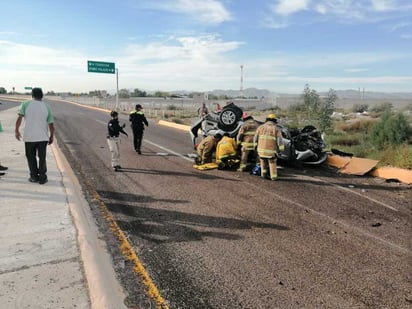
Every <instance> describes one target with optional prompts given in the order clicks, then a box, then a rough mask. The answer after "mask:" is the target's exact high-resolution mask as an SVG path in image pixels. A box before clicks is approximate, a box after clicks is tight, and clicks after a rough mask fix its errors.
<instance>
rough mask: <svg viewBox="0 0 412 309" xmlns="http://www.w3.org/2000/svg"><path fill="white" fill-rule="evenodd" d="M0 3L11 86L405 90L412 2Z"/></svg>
mask: <svg viewBox="0 0 412 309" xmlns="http://www.w3.org/2000/svg"><path fill="white" fill-rule="evenodd" d="M0 7H1V9H2V14H1V18H0V87H4V88H6V90H7V91H12V88H13V87H14V89H15V91H17V92H23V91H24V88H25V87H42V88H43V90H44V91H54V92H75V93H78V92H82V93H84V92H87V93H88V92H89V91H93V90H108V91H109V92H111V93H115V92H116V89H117V87H118V88H119V89H124V88H126V89H131V90H133V89H136V88H137V89H139V90H142V91H147V92H152V91H179V90H185V91H198V92H207V91H212V90H215V89H224V90H229V89H230V90H240V89H241V88H243V89H246V88H258V89H267V90H270V91H273V92H275V93H302V92H303V90H304V88H305V85H309V87H310V88H311V89H314V90H316V91H318V92H323V91H328V90H330V89H334V90H348V89H353V90H360V89H362V90H364V91H379V92H409V93H410V92H412V87H411V86H412V1H411V0H353V1H351V0H318V1H315V0H116V1H112V0H81V1H79V0H36V1H33V0H13V1H11V0H0ZM89 60H90V61H102V62H112V63H115V67H116V69H117V72H118V74H105V73H90V72H88V69H87V61H89ZM116 76H118V79H117V78H116Z"/></svg>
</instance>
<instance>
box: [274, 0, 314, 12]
mask: <svg viewBox="0 0 412 309" xmlns="http://www.w3.org/2000/svg"><path fill="white" fill-rule="evenodd" d="M309 3H310V0H278V1H277V3H276V4H275V5H273V6H272V10H273V12H275V13H276V14H279V15H290V14H294V13H297V12H299V11H302V10H306V9H307V8H308V5H309Z"/></svg>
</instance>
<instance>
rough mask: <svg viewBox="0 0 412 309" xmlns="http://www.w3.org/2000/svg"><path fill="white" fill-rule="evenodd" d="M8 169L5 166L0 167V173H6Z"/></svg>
mask: <svg viewBox="0 0 412 309" xmlns="http://www.w3.org/2000/svg"><path fill="white" fill-rule="evenodd" d="M8 169H9V168H8V167H7V166H3V165H0V171H7V170H8Z"/></svg>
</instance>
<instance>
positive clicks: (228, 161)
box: [216, 133, 239, 169]
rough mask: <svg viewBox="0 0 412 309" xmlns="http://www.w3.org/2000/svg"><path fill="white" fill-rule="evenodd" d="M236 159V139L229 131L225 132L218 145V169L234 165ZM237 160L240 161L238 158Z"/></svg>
mask: <svg viewBox="0 0 412 309" xmlns="http://www.w3.org/2000/svg"><path fill="white" fill-rule="evenodd" d="M236 160H237V144H236V141H235V140H234V139H233V138H231V137H230V136H229V133H225V134H223V137H222V139H221V140H220V141H219V142H218V143H217V146H216V163H217V164H218V169H224V168H225V167H232V166H233V165H234V163H235V161H236ZM237 162H239V160H237Z"/></svg>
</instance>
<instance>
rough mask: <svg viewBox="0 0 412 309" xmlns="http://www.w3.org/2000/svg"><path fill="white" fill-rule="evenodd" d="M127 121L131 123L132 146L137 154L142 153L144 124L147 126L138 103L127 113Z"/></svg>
mask: <svg viewBox="0 0 412 309" xmlns="http://www.w3.org/2000/svg"><path fill="white" fill-rule="evenodd" d="M129 121H130V122H131V125H132V130H133V146H134V150H135V151H136V152H137V153H138V154H142V151H141V146H142V140H143V131H144V126H145V125H146V127H148V126H149V123H148V122H147V119H146V117H145V115H144V113H143V111H142V106H141V105H140V104H137V105H136V109H135V110H134V111H132V112H131V113H130V114H129Z"/></svg>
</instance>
